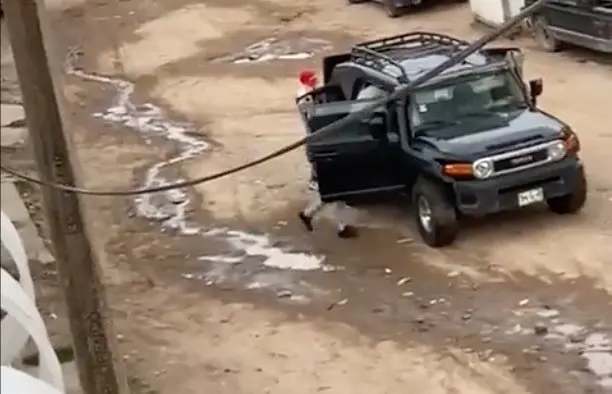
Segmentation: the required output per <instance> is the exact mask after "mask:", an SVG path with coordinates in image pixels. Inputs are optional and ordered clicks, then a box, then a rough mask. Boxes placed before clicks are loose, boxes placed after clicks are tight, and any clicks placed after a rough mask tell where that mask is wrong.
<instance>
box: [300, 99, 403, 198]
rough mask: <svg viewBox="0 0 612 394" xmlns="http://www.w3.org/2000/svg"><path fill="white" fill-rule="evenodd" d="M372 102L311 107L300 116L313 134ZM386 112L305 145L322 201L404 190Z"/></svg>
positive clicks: (350, 102) (314, 137) (362, 101)
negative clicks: (388, 133) (387, 135)
mask: <svg viewBox="0 0 612 394" xmlns="http://www.w3.org/2000/svg"><path fill="white" fill-rule="evenodd" d="M372 102H373V101H370V100H360V101H340V102H331V103H312V104H311V105H309V106H308V108H307V109H306V110H304V111H303V112H302V116H303V118H304V122H305V123H306V124H307V126H308V131H309V133H316V131H317V130H319V129H321V128H322V127H324V126H326V125H328V124H331V123H333V122H335V121H337V120H340V119H342V118H344V117H346V116H347V115H348V114H349V113H351V112H354V111H358V110H360V109H362V108H364V107H365V106H367V105H369V104H371V103H372ZM386 117H387V113H386V111H384V110H383V109H381V111H380V112H378V113H376V114H375V115H374V116H373V117H372V118H370V119H368V120H367V121H356V122H352V123H350V124H348V125H346V126H344V127H342V128H340V129H338V130H334V131H332V132H329V133H325V134H323V135H321V136H313V138H311V139H309V140H308V142H307V145H306V149H307V154H308V158H309V160H310V161H311V162H312V163H313V165H314V168H315V171H316V173H317V178H318V183H319V193H320V194H321V198H322V199H323V201H333V200H340V199H344V198H346V197H350V196H357V195H364V194H371V193H379V192H385V191H391V190H396V189H401V188H403V187H404V184H403V182H401V181H400V176H398V171H399V168H400V167H399V166H398V165H397V162H398V160H397V159H398V151H399V146H396V145H397V144H391V143H390V142H389V140H388V139H387V138H385V136H386V133H387V123H388V122H387V121H386Z"/></svg>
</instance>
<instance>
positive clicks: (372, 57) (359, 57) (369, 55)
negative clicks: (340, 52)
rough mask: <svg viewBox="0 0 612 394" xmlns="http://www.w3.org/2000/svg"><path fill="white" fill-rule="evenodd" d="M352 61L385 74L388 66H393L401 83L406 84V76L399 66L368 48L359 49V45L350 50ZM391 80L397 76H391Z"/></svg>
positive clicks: (387, 57)
mask: <svg viewBox="0 0 612 394" xmlns="http://www.w3.org/2000/svg"><path fill="white" fill-rule="evenodd" d="M351 56H352V60H353V61H354V62H355V63H359V64H361V65H364V66H366V67H369V68H373V69H375V70H377V71H380V72H385V69H386V68H387V67H388V66H393V67H395V68H397V70H398V71H399V78H401V81H402V82H405V83H407V82H408V75H406V71H404V68H403V67H402V65H401V64H399V63H398V62H396V61H395V60H393V59H391V58H390V57H389V56H386V55H383V54H381V53H378V52H376V51H375V50H372V49H370V48H365V47H361V46H359V45H357V46H355V47H353V49H352V50H351ZM391 76H392V77H393V78H398V76H397V75H391Z"/></svg>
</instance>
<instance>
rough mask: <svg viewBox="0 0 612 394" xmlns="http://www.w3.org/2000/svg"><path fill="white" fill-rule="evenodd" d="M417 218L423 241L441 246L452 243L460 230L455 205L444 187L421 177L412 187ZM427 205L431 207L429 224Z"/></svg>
mask: <svg viewBox="0 0 612 394" xmlns="http://www.w3.org/2000/svg"><path fill="white" fill-rule="evenodd" d="M412 202H413V204H414V210H415V219H416V224H417V228H418V229H419V233H420V234H421V238H422V239H423V241H424V242H425V243H426V244H427V245H429V246H431V247H433V248H439V247H443V246H447V245H450V244H452V243H453V242H454V241H455V239H456V238H457V233H458V232H459V222H458V220H457V212H456V210H455V207H454V205H453V204H452V203H451V202H450V201H449V200H448V198H447V197H446V194H445V192H444V189H443V188H442V187H441V186H439V185H437V184H436V183H434V182H432V181H429V180H427V179H423V178H421V179H419V180H418V181H417V182H416V184H415V185H414V188H413V189H412ZM425 205H427V206H428V207H429V217H430V221H429V224H426V223H425V221H426V220H425V219H424V215H425V214H426V212H424V210H425Z"/></svg>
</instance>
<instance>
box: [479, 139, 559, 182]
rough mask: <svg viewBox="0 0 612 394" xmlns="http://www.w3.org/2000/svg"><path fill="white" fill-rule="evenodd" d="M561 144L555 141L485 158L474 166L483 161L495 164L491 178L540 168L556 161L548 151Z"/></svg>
mask: <svg viewBox="0 0 612 394" xmlns="http://www.w3.org/2000/svg"><path fill="white" fill-rule="evenodd" d="M559 142H560V140H554V141H550V142H545V143H542V144H538V145H533V146H529V147H526V148H522V149H518V150H514V151H511V152H506V153H500V154H498V155H494V156H489V157H483V158H482V159H478V160H476V161H475V162H474V165H476V164H478V163H479V162H482V161H489V162H491V163H492V164H493V173H492V174H491V175H490V176H499V175H504V174H510V173H513V172H516V171H523V170H526V169H528V168H533V167H538V166H541V165H544V164H546V163H550V162H551V161H552V160H555V158H552V157H550V156H549V155H548V150H549V149H550V147H552V146H554V145H557V144H559ZM559 159H560V158H559Z"/></svg>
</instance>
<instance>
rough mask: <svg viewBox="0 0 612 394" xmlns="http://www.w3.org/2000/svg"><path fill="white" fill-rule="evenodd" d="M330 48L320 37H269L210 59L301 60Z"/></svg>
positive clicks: (252, 61) (237, 60)
mask: <svg viewBox="0 0 612 394" xmlns="http://www.w3.org/2000/svg"><path fill="white" fill-rule="evenodd" d="M331 48H332V45H331V42H329V41H327V40H324V39H321V38H309V37H301V38H279V37H270V38H266V39H263V40H261V41H258V42H255V43H253V44H251V45H249V46H247V47H246V48H245V49H244V50H242V51H240V52H238V53H234V54H232V55H228V56H222V57H219V58H216V59H212V62H217V63H218V62H222V63H223V62H226V63H234V64H241V63H259V62H268V61H273V60H303V59H307V58H310V57H312V56H314V55H315V54H316V53H318V52H322V51H326V50H330V49H331Z"/></svg>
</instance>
